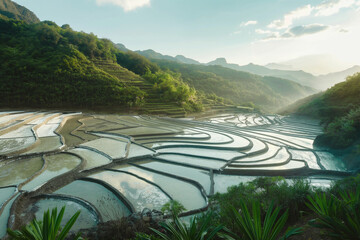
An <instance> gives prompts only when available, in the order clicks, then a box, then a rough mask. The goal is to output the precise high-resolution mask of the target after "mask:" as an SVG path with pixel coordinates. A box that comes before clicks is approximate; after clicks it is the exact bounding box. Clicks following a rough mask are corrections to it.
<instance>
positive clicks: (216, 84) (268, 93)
mask: <svg viewBox="0 0 360 240" xmlns="http://www.w3.org/2000/svg"><path fill="white" fill-rule="evenodd" d="M153 61H154V62H156V63H157V64H158V65H159V66H160V67H161V68H162V69H170V70H171V71H174V72H179V73H181V75H182V76H183V79H184V81H185V82H186V83H188V84H189V85H190V86H193V87H195V89H197V90H198V91H201V92H204V93H207V94H215V95H217V96H220V97H223V98H225V99H228V100H231V101H232V102H233V103H235V104H246V103H250V104H251V103H253V104H255V105H258V106H262V107H263V108H264V109H267V110H275V109H277V108H279V107H283V106H285V105H287V104H289V103H291V102H294V101H296V100H298V99H300V98H303V97H306V96H308V95H311V94H314V93H315V92H316V90H314V89H312V88H310V87H305V86H302V85H300V84H298V83H295V82H292V81H289V80H286V79H282V78H276V77H262V76H259V75H255V74H251V73H247V72H241V71H236V70H232V69H229V68H225V67H222V66H219V65H214V66H205V65H195V64H184V63H180V62H174V61H168V60H153Z"/></svg>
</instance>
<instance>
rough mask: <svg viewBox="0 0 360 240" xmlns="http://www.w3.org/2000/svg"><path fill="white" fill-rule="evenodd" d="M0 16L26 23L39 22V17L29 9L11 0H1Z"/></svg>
mask: <svg viewBox="0 0 360 240" xmlns="http://www.w3.org/2000/svg"><path fill="white" fill-rule="evenodd" d="M0 16H3V18H11V19H15V20H21V21H25V22H26V23H39V22H40V20H39V18H38V17H37V16H36V15H35V14H34V13H33V12H32V11H30V10H29V9H27V8H25V7H23V6H21V5H19V4H17V3H15V2H12V1H10V0H0Z"/></svg>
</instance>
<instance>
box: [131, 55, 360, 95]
mask: <svg viewBox="0 0 360 240" xmlns="http://www.w3.org/2000/svg"><path fill="white" fill-rule="evenodd" d="M136 52H137V53H139V54H141V55H143V56H145V57H147V58H149V59H157V60H170V61H176V62H180V63H187V64H199V65H219V66H222V67H226V68H230V69H234V70H237V71H244V72H249V73H253V74H257V75H260V76H271V77H278V78H284V79H288V80H291V81H294V82H297V83H299V84H301V85H304V86H309V87H312V88H314V89H318V90H325V89H327V88H329V87H331V86H333V85H334V84H336V83H339V82H341V81H344V80H345V79H346V77H348V76H350V75H353V74H355V73H357V72H360V66H358V65H355V66H353V67H351V68H349V69H346V70H343V71H340V72H334V73H329V74H326V75H319V76H315V75H313V74H311V73H308V72H305V71H302V70H291V66H290V65H284V64H277V63H271V64H267V65H266V66H261V65H256V64H253V63H249V64H247V65H243V66H240V65H238V64H233V63H228V62H227V61H226V59H225V58H217V59H215V60H214V61H211V62H208V63H200V62H198V61H196V60H193V59H190V58H186V57H183V56H179V55H178V56H176V57H172V56H169V55H162V54H161V53H158V52H155V51H154V50H151V49H149V50H144V51H136Z"/></svg>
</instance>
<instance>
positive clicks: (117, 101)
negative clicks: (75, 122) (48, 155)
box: [0, 19, 201, 116]
mask: <svg viewBox="0 0 360 240" xmlns="http://www.w3.org/2000/svg"><path fill="white" fill-rule="evenodd" d="M24 43H26V44H24ZM0 61H1V62H2V64H1V66H0V85H1V88H0V100H1V101H0V107H6V108H9V107H34V108H39V107H41V108H47V107H49V108H53V107H60V108H82V109H83V108H96V109H111V110H116V109H118V110H119V109H124V107H125V108H129V107H131V108H134V107H136V108H139V107H141V108H142V109H141V110H145V112H150V111H151V110H152V108H154V107H153V106H152V105H153V104H156V103H159V105H157V106H156V109H157V110H158V112H159V111H161V110H162V107H164V108H166V109H167V110H169V113H171V114H172V115H176V116H180V115H181V116H184V114H185V111H188V112H189V111H190V112H191V111H197V110H200V109H201V102H200V101H199V98H198V97H197V92H196V91H195V90H194V89H191V88H189V86H187V85H186V84H185V83H184V82H183V81H182V79H181V76H178V75H177V74H174V73H171V72H168V73H165V72H163V71H161V70H160V68H159V67H158V66H157V65H156V64H154V63H152V62H150V61H149V60H148V59H146V58H145V57H143V56H141V55H139V54H136V53H134V52H131V51H127V52H122V51H120V50H119V49H117V48H116V47H115V45H114V44H113V43H112V42H111V41H109V40H107V39H99V38H97V37H96V36H95V35H93V34H86V33H83V32H76V31H73V30H72V29H71V28H70V26H69V25H63V26H62V27H59V26H57V25H56V24H55V23H53V22H50V21H44V22H40V23H36V24H27V23H25V22H22V21H16V20H11V19H8V20H4V19H0ZM146 74H148V75H146ZM149 74H155V75H154V76H156V77H154V78H152V79H147V78H146V76H149ZM147 104H151V106H150V107H149V109H148V110H149V111H146V109H147V107H146V106H147ZM161 113H163V114H166V113H167V111H161ZM180 113H181V114H180ZM171 114H170V115H171Z"/></svg>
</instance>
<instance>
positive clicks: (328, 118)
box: [285, 73, 360, 148]
mask: <svg viewBox="0 0 360 240" xmlns="http://www.w3.org/2000/svg"><path fill="white" fill-rule="evenodd" d="M292 112H295V113H298V114H302V115H308V116H312V117H318V118H320V119H321V120H322V122H323V123H324V126H325V128H324V130H325V133H324V135H321V136H319V137H318V138H317V139H316V141H315V144H316V145H318V146H328V147H332V148H344V147H348V146H350V145H351V144H352V143H353V142H355V141H356V140H358V139H359V136H360V73H357V74H355V75H353V76H350V77H348V78H347V80H346V81H344V82H341V83H338V84H336V85H335V86H333V87H332V88H330V89H328V90H327V91H325V92H323V93H321V94H318V95H314V96H310V97H308V98H307V99H303V100H300V101H299V102H297V103H294V104H293V105H291V106H289V107H288V108H287V110H286V111H285V113H292Z"/></svg>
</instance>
